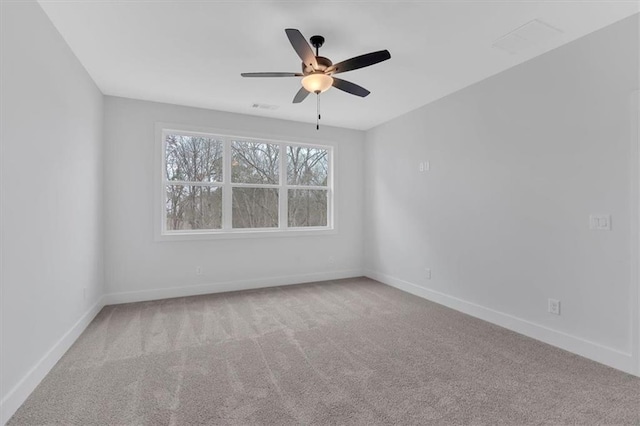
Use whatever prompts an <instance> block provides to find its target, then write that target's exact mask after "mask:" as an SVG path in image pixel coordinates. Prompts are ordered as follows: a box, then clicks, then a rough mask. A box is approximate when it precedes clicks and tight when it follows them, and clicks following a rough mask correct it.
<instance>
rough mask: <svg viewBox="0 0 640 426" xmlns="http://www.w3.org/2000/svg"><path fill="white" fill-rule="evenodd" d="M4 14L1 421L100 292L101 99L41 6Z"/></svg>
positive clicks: (5, 7)
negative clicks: (24, 382)
mask: <svg viewBox="0 0 640 426" xmlns="http://www.w3.org/2000/svg"><path fill="white" fill-rule="evenodd" d="M1 15H2V18H1V19H2V21H1V25H0V28H1V36H0V39H1V40H2V45H1V49H0V50H1V52H2V53H1V55H2V56H1V69H0V76H1V80H0V81H1V83H0V84H1V92H2V96H1V99H2V100H1V102H2V103H1V117H0V121H1V122H2V125H1V129H2V130H1V137H0V140H1V149H2V151H1V153H2V160H1V161H2V166H1V168H0V170H1V179H2V195H1V200H0V216H1V218H2V219H1V233H2V238H1V244H2V252H1V256H0V261H1V267H0V274H1V275H0V277H1V286H2V294H1V296H2V297H1V298H2V301H1V306H2V309H1V311H2V314H1V315H2V327H1V332H2V336H1V342H2V345H1V346H2V347H1V380H0V381H1V391H0V392H1V395H2V399H3V401H2V409H3V413H2V415H3V417H2V418H1V419H0V423H1V422H2V421H3V420H6V419H5V418H4V415H5V414H6V413H9V411H10V410H11V408H12V404H14V403H15V402H16V401H19V402H21V401H20V399H21V397H23V396H26V395H17V394H15V392H14V393H12V392H11V390H12V389H13V388H14V387H15V386H16V385H17V384H18V382H20V381H21V380H22V379H23V378H24V379H25V380H30V379H29V377H27V375H28V373H29V371H30V370H31V369H32V368H33V367H34V366H36V364H37V363H38V361H40V360H41V358H43V357H44V356H45V354H47V352H48V351H49V350H55V346H56V345H57V343H58V342H59V341H60V340H61V339H63V338H64V335H65V333H67V332H68V331H69V330H71V329H72V328H73V326H74V324H76V322H77V321H78V320H79V319H81V318H82V317H83V315H84V314H85V313H87V312H89V311H90V310H91V307H92V306H93V305H95V303H96V302H97V301H98V300H99V298H100V296H101V295H102V291H103V288H102V287H103V265H102V250H103V249H102V247H103V238H102V236H103V232H102V230H103V223H102V112H103V111H102V94H101V93H100V91H99V90H98V88H97V87H96V85H95V84H94V83H93V81H92V80H91V78H90V77H89V75H88V74H87V72H86V71H85V69H84V68H83V67H82V65H81V64H80V63H79V62H78V60H77V59H76V57H75V56H74V55H73V53H72V52H71V50H70V49H69V47H68V46H67V44H66V43H65V42H64V40H63V39H62V37H61V36H60V34H59V33H58V32H57V30H56V29H55V28H54V26H53V25H52V24H51V21H49V18H48V17H47V16H46V15H45V13H44V12H43V11H42V9H41V8H40V6H39V5H38V4H37V3H35V2H21V3H18V2H13V3H10V2H2V13H1ZM60 355H61V354H60ZM53 358H55V357H50V359H53ZM45 364H46V363H45ZM40 367H42V368H44V370H38V371H40V372H42V371H45V372H46V370H47V368H46V367H44V366H43V365H40ZM30 377H31V378H32V379H33V378H35V377H38V372H36V374H31V376H30ZM35 383H37V381H36V382H35ZM35 383H34V384H33V385H35ZM29 387H30V385H29V384H27V385H24V384H23V386H22V387H21V389H19V390H18V393H20V392H23V391H24V390H25V389H26V390H28V389H29ZM13 408H15V407H13Z"/></svg>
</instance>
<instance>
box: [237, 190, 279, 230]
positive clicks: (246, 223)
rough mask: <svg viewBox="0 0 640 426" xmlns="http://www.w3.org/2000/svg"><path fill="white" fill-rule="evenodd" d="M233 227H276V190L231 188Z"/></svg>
mask: <svg viewBox="0 0 640 426" xmlns="http://www.w3.org/2000/svg"><path fill="white" fill-rule="evenodd" d="M232 194H233V196H232V198H233V227H234V228H276V227H278V190H277V189H275V188H233V193H232Z"/></svg>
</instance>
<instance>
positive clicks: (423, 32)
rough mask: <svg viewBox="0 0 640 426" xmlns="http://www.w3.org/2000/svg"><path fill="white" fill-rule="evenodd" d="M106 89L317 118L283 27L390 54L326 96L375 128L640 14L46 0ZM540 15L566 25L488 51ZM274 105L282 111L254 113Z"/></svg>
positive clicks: (569, 7) (618, 4) (333, 117)
mask: <svg viewBox="0 0 640 426" xmlns="http://www.w3.org/2000/svg"><path fill="white" fill-rule="evenodd" d="M40 4H41V5H42V7H43V8H44V10H45V12H46V13H47V14H48V15H49V17H50V18H51V20H52V21H53V23H54V25H55V26H56V27H57V28H58V30H59V31H60V33H61V34H62V36H63V37H64V38H65V40H66V41H67V43H68V44H69V46H71V49H72V50H73V51H74V53H75V54H76V55H77V56H78V58H79V59H80V61H81V62H82V63H83V64H84V66H85V67H86V69H87V71H88V72H89V74H91V76H92V77H93V79H94V80H95V82H96V83H97V85H98V86H99V87H100V89H101V90H102V91H103V93H105V94H107V95H114V96H123V97H129V98H136V99H145V100H151V101H159V102H168V103H173V104H179V105H189V106H196V107H203V108H210V109H216V110H223V111H231V112H237V113H243V114H252V115H260V116H267V117H274V118H282V119H290V120H296V121H303V122H309V123H314V122H315V109H316V102H315V99H314V97H313V96H309V97H308V98H307V100H306V101H305V102H303V103H302V104H296V105H294V104H292V103H291V100H292V99H293V96H294V95H295V93H296V91H297V90H298V89H299V87H300V82H299V79H298V78H271V79H267V78H263V79H257V78H253V79H248V78H241V77H240V73H241V72H254V71H292V72H299V70H300V59H299V58H298V57H297V55H296V54H295V52H294V51H293V49H292V47H291V45H290V44H289V41H288V40H287V37H286V35H285V33H284V29H285V28H298V29H299V30H300V31H301V32H302V34H303V35H304V36H305V37H307V38H309V37H310V36H312V35H314V34H320V35H323V36H324V37H325V38H326V42H325V45H324V47H323V48H322V49H321V50H320V54H321V55H322V56H327V57H329V58H330V59H332V60H333V62H334V63H336V62H339V61H341V60H344V59H347V58H350V57H352V56H357V55H360V54H363V53H367V52H370V51H375V50H381V49H388V50H389V51H390V52H391V56H392V57H391V59H390V60H389V61H386V62H383V63H380V64H377V65H374V66H372V67H369V68H366V69H360V70H356V71H351V72H348V73H344V74H341V75H340V77H341V78H344V79H346V80H349V81H352V82H354V83H357V84H359V85H362V86H364V87H365V88H367V89H369V90H370V91H371V92H372V93H371V95H369V96H368V97H367V98H358V97H356V96H352V95H348V94H346V93H344V92H341V91H339V90H336V89H331V90H329V91H328V92H326V93H324V94H322V95H321V106H322V122H323V123H324V124H326V125H334V126H340V127H347V128H354V129H368V128H371V127H373V126H375V125H377V124H380V123H383V122H385V121H387V120H390V119H392V118H394V117H396V116H399V115H401V114H403V113H405V112H408V111H411V110H413V109H415V108H417V107H419V106H421V105H424V104H426V103H429V102H432V101H434V100H436V99H438V98H441V97H443V96H446V95H448V94H450V93H452V92H455V91H457V90H459V89H461V88H463V87H465V86H468V85H470V84H472V83H475V82H477V81H480V80H482V79H484V78H487V77H489V76H491V75H493V74H496V73H498V72H501V71H503V70H505V69H507V68H510V67H512V66H514V65H517V64H519V63H521V62H524V61H526V60H528V59H531V58H533V57H535V56H537V55H539V54H541V53H544V52H546V51H548V50H551V49H553V48H555V47H558V46H560V45H562V44H565V43H567V42H570V41H572V40H574V39H576V38H579V37H581V36H583V35H586V34H588V33H590V32H593V31H595V30H597V29H600V28H602V27H604V26H607V25H609V24H612V23H614V22H616V21H618V20H620V19H622V18H625V17H627V16H630V15H632V14H634V13H637V12H638V10H639V9H638V2H636V1H575V0H573V1H521V0H517V1H515V0H512V1H496V0H494V1H469V0H467V1H402V2H400V1H339V0H338V1H336V0H333V1H296V2H293V1H235V2H233V1H203V0H199V1H166V0H149V1H146V0H128V1H127V0H117V1H116V0H113V1H108V0H97V1H90V0H88V1H78V0H74V1H61V0H40ZM533 19H539V20H541V21H543V22H545V23H547V24H550V25H551V26H553V27H555V28H558V29H560V30H561V31H562V33H560V34H559V35H557V36H556V37H554V38H552V39H550V40H547V41H543V42H540V43H538V44H537V45H534V46H533V47H528V48H526V49H524V50H521V51H519V52H518V53H515V54H511V53H508V52H506V51H504V50H500V49H497V48H494V47H492V44H493V43H494V42H495V41H496V40H498V39H499V38H500V37H502V36H504V35H505V34H507V33H509V32H510V31H513V30H514V29H516V28H518V27H520V26H522V25H523V24H525V23H527V22H529V21H531V20H533ZM254 103H264V104H269V105H277V106H278V108H277V109H275V110H263V109H255V108H252V104H254Z"/></svg>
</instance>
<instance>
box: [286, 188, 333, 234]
mask: <svg viewBox="0 0 640 426" xmlns="http://www.w3.org/2000/svg"><path fill="white" fill-rule="evenodd" d="M288 223H289V226H291V227H296V226H327V191H325V190H323V189H290V190H289V222H288Z"/></svg>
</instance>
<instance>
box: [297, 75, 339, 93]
mask: <svg viewBox="0 0 640 426" xmlns="http://www.w3.org/2000/svg"><path fill="white" fill-rule="evenodd" d="M332 84H333V78H331V76H328V75H326V74H322V73H317V74H309V75H308V76H306V77H305V78H303V79H302V86H303V87H304V88H305V89H307V91H308V92H311V93H317V92H320V93H322V92H326V91H327V90H329V88H330V87H331V85H332Z"/></svg>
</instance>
